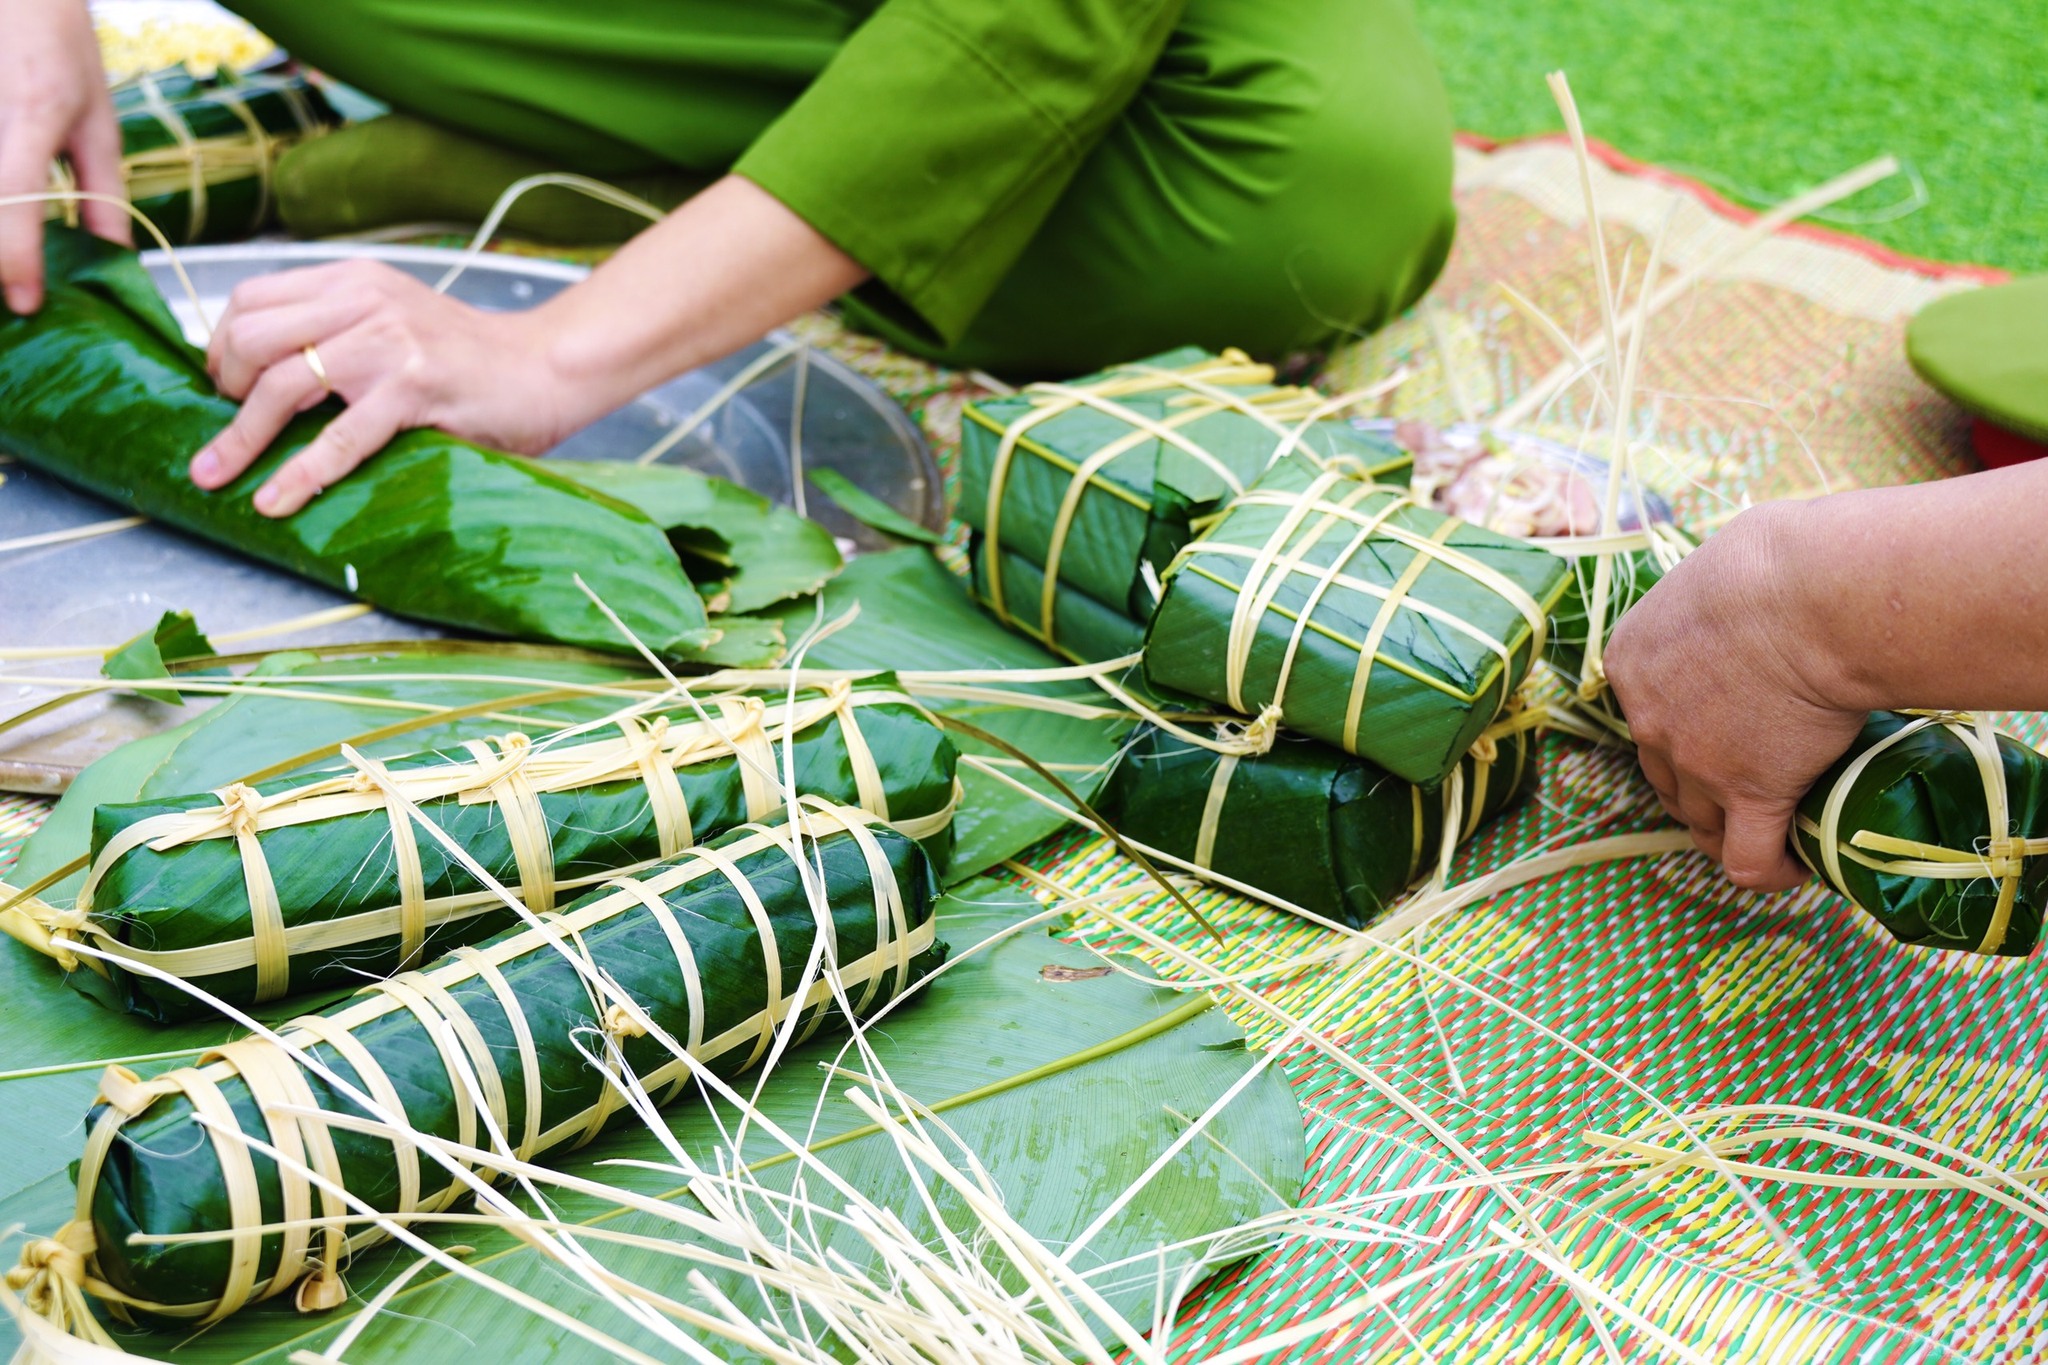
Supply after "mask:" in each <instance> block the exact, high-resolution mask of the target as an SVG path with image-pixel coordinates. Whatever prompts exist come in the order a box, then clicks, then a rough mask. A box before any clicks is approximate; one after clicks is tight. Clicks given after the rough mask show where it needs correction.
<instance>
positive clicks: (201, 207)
mask: <svg viewBox="0 0 2048 1365" xmlns="http://www.w3.org/2000/svg"><path fill="white" fill-rule="evenodd" d="M112 93H113V100H114V114H115V117H116V118H117V119H118V120H119V122H120V125H121V175H122V179H123V180H124V181H125V182H126V183H127V187H128V197H129V200H130V201H131V202H132V203H133V204H134V205H135V207H136V208H137V209H139V210H141V211H142V212H143V213H144V214H146V215H148V217H149V219H150V221H151V222H153V223H155V224H156V225H157V227H158V228H159V229H160V230H161V231H162V232H163V234H164V235H165V236H166V237H168V238H170V239H171V240H172V241H173V242H176V243H179V244H180V245H191V244H193V243H196V242H231V241H240V240H242V239H244V238H248V237H253V236H255V235H256V234H257V233H259V232H261V231H263V230H264V229H265V228H267V227H269V226H270V225H271V222H272V220H273V219H274V218H275V217H276V213H275V207H276V200H275V197H274V195H273V192H272V191H273V185H272V171H273V169H274V168H275V165H276V162H277V158H278V157H279V156H280V155H281V154H282V153H283V152H284V151H286V150H287V149H289V148H291V147H293V146H295V145H297V144H298V143H300V142H302V141H304V140H305V139H307V138H309V137H313V136H317V135H318V134H320V133H322V132H324V131H326V130H327V129H328V128H330V127H333V126H334V125H335V124H336V123H338V122H339V121H340V120H339V118H338V117H337V115H336V114H335V112H334V111H333V109H331V108H330V107H328V104H327V100H326V98H325V97H324V96H323V95H322V94H321V93H320V91H319V89H318V88H317V87H315V86H314V85H312V84H311V83H310V82H308V81H307V80H306V78H305V77H304V76H301V75H297V74H292V75H284V76H269V75H238V74H235V73H233V72H223V73H222V74H221V75H219V76H216V77H214V78H212V79H209V80H201V79H199V78H198V77H195V76H193V75H192V74H191V73H190V72H187V71H185V70H184V69H182V68H174V69H172V70H169V71H161V72H155V73H151V74H146V75H141V76H136V77H134V78H133V79H131V80H127V81H123V82H122V83H121V84H120V85H118V86H116V87H114V90H113V92H112ZM63 211H64V210H63V206H61V205H57V206H53V214H54V213H62V212H63Z"/></svg>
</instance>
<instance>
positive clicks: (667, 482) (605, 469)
mask: <svg viewBox="0 0 2048 1365" xmlns="http://www.w3.org/2000/svg"><path fill="white" fill-rule="evenodd" d="M536 463H537V464H539V465H540V467H541V468H542V469H545V470H547V471H549V472H550V473H554V474H559V475H561V476H562V477H563V478H565V479H568V480H570V481H571V482H573V483H578V484H581V485H583V486H584V487H585V488H588V489H590V490H592V491H593V492H596V493H599V494H602V495H603V496H605V497H608V498H614V499H616V500H618V501H619V502H622V503H625V504H626V505H627V506H628V507H631V508H634V509H636V510H638V511H639V512H640V513H641V515H643V516H645V517H646V518H647V519H648V520H649V521H651V522H653V523H654V524H655V525H656V526H659V527H660V528H661V529H662V530H664V531H666V532H668V539H669V543H670V544H671V545H673V546H674V547H675V548H676V552H677V553H678V554H680V555H681V556H682V558H683V564H684V567H685V568H686V569H688V570H689V571H690V574H691V577H692V578H694V579H695V580H696V581H697V586H698V589H699V591H701V592H702V593H703V594H704V595H705V596H706V597H707V598H709V599H710V600H711V601H712V602H713V603H714V610H717V611H722V612H741V613H744V612H750V611H759V610H761V609H762V608H763V607H769V606H773V605H774V604H775V603H777V602H785V601H788V600H789V599H790V598H792V597H808V596H809V595H810V594H812V593H814V592H816V591H817V590H818V589H820V588H822V587H824V586H825V584H826V582H827V581H828V580H829V579H831V577H832V575H834V574H836V573H838V572H839V571H840V569H842V568H844V567H845V564H846V561H845V559H844V558H843V557H842V556H841V555H840V553H839V546H838V544H837V542H835V541H834V540H833V539H832V533H831V532H830V531H828V530H826V529H825V528H824V527H822V526H820V525H819V524H818V523H817V522H815V521H812V520H811V519H810V518H808V517H801V516H798V515H797V514H796V513H795V512H794V511H792V510H791V509H790V508H787V507H783V506H781V505H780V504H778V503H773V502H770V501H769V500H768V499H766V498H764V497H762V496H761V495H760V494H759V493H756V492H754V491H753V490H752V489H750V488H742V487H740V486H739V485H738V484H736V483H731V482H728V481H727V480H725V479H715V478H712V477H711V476H710V475H708V474H700V473H698V472H697V471H696V470H694V469H684V468H682V467H681V466H679V465H660V464H656V465H642V464H633V463H630V462H628V461H624V460H539V461H536ZM777 643H778V644H779V643H780V640H779V639H778V640H777Z"/></svg>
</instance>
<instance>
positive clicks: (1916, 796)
mask: <svg viewBox="0 0 2048 1365" xmlns="http://www.w3.org/2000/svg"><path fill="white" fill-rule="evenodd" d="M1793 844H1794V847H1795V848H1796V849H1797V850H1798V853H1799V856H1800V858H1801V859H1803V860H1804V861H1805V863H1806V865H1807V866H1808V867H1810V868H1812V869H1813V870H1814V872H1816V873H1817V874H1819V876H1820V877H1821V879H1822V880H1823V881H1825V882H1826V883H1827V884H1828V885H1829V886H1831V887H1833V888H1834V889H1835V890H1836V891H1837V892H1839V893H1840V894H1841V895H1843V896H1845V897H1847V898H1848V899H1849V900H1850V901H1851V902H1852V903H1853V904H1855V905H1856V906H1857V907H1859V908H1860V909H1862V910H1863V911H1864V913H1866V914H1868V915H1869V916H1871V918H1873V919H1875V920H1876V921H1877V922H1878V923H1879V924H1881V925H1883V926H1884V927H1885V929H1886V930H1887V931H1889V932H1890V933H1891V934H1892V936H1893V937H1894V938H1897V939H1898V940H1899V941H1900V942H1902V943H1910V944H1914V945H1916V946H1919V947H1926V948H1947V949H1952V950H1955V951H1958V952H1966V953H1988V954H1995V955H1997V956H2001V957H2025V956H2027V955H2028V954H2030V953H2032V952H2033V950H2034V945H2035V944H2036V943H2038V942H2039V941H2040V938H2041V915H2042V908H2043V906H2044V904H2048V758H2044V757H2043V756H2042V755H2041V754H2040V753H2038V752H2037V751H2035V750H2034V749H2031V748H2029V747H2027V746H2026V745H2025V744H2023V743H2021V742H2020V741H2019V740H2016V739H2014V738H2012V737H2011V736H2010V735H2005V734H2000V733H1998V732H1997V731H1996V730H1995V729H1993V728H1992V726H1991V724H1990V722H1989V721H1988V720H1987V719H1984V718H1981V717H1980V718H1974V719H1973V718H1971V717H1968V716H1950V715H1934V714H1912V713H1905V712H1898V711H1878V712H1875V713H1873V714H1872V715H1871V716H1870V718H1869V719H1868V720H1867V721H1865V722H1864V726H1863V733H1862V734H1861V735H1859V736H1858V737H1857V740H1856V743H1855V744H1853V745H1852V746H1850V749H1849V752H1848V753H1846V754H1844V755H1842V757H1841V758H1840V759H1838V760H1837V761H1836V762H1835V764H1834V766H1833V767H1831V768H1829V769H1828V770H1827V771H1826V772H1825V773H1823V774H1821V777H1820V780H1819V781H1818V782H1816V783H1814V786H1813V789H1812V790H1811V791H1809V792H1808V793H1807V794H1806V797H1805V799H1804V800H1802V801H1801V802H1800V803H1799V817H1798V821H1797V825H1796V827H1795V830H1794V838H1793Z"/></svg>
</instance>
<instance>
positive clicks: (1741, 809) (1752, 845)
mask: <svg viewBox="0 0 2048 1365" xmlns="http://www.w3.org/2000/svg"><path fill="white" fill-rule="evenodd" d="M1792 817H1793V812H1792V810H1791V809H1789V808H1784V807H1775V806H1768V805H1742V806H1731V807H1729V809H1728V826H1727V834H1726V835H1725V837H1724V838H1723V840H1722V848H1721V866H1722V868H1723V869H1725V870H1726V871H1727V873H1728V880H1730V881H1732V882H1734V883H1735V884H1736V885H1737V886H1744V887H1748V888H1749V889H1750V890H1752V891H1789V890H1790V889H1791V888H1793V887H1795V886H1797V885H1799V884H1800V883H1801V882H1803V881H1805V880H1806V878H1807V876H1808V873H1807V870H1806V865H1805V864H1804V863H1802V862H1800V861H1799V859H1798V858H1797V857H1796V856H1794V854H1793V852H1792V849H1791V846H1790V844H1789V843H1788V839H1789V838H1790V835H1791V833H1792Z"/></svg>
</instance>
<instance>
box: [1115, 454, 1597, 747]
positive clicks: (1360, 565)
mask: <svg viewBox="0 0 2048 1365" xmlns="http://www.w3.org/2000/svg"><path fill="white" fill-rule="evenodd" d="M1331 480H1335V482H1331ZM1311 498H1314V500H1315V502H1316V503H1317V504H1319V506H1317V507H1316V509H1315V510H1314V511H1311V512H1309V513H1308V514H1306V515H1304V514H1303V512H1302V510H1301V509H1302V508H1303V506H1304V505H1305V502H1306V500H1308V499H1311ZM1425 542H1434V543H1435V544H1439V545H1443V546H1445V547H1446V548H1447V549H1448V550H1449V551H1451V552H1454V553H1455V554H1457V555H1458V556H1459V557H1460V558H1461V559H1462V560H1464V561H1466V562H1468V563H1476V564H1477V565H1480V566H1484V568H1486V569H1489V570H1491V571H1493V572H1494V573H1497V574H1498V575H1500V576H1502V577H1503V578H1505V579H1506V580H1507V581H1508V582H1509V583H1511V584H1512V585H1514V587H1516V588H1518V589H1519V590H1520V593H1521V595H1522V596H1523V597H1524V598H1526V599H1527V605H1526V609H1525V607H1524V606H1523V605H1518V604H1517V603H1516V602H1515V601H1514V600H1512V599H1510V598H1509V597H1508V596H1506V595H1504V594H1503V593H1502V592H1501V591H1499V590H1497V589H1496V588H1495V587H1494V586H1493V585H1492V584H1490V583H1488V582H1485V581H1482V579H1480V578H1479V577H1476V576H1474V574H1473V573H1472V572H1469V571H1468V570H1467V569H1466V568H1464V567H1461V566H1459V565H1457V564H1450V563H1445V562H1444V561H1443V560H1442V559H1440V558H1436V557H1434V556H1431V557H1430V558H1428V559H1426V560H1424V559H1422V556H1423V554H1424V551H1423V550H1422V549H1420V548H1418V547H1419V546H1420V545H1421V544H1423V543H1425ZM1261 558H1263V559H1264V561H1265V562H1266V564H1267V576H1266V578H1265V579H1264V584H1265V586H1264V588H1263V590H1262V591H1261V593H1260V595H1259V597H1258V599H1257V602H1258V606H1257V608H1255V610H1257V615H1256V616H1255V617H1253V618H1252V619H1251V620H1250V622H1249V632H1248V635H1247V636H1246V637H1244V641H1243V644H1242V646H1241V647H1242V648H1243V649H1244V650H1245V651H1247V652H1246V656H1245V662H1244V665H1243V684H1242V687H1241V689H1240V691H1239V693H1238V695H1236V696H1233V695H1232V692H1231V688H1230V686H1229V657H1230V652H1231V648H1232V645H1233V629H1232V626H1233V619H1234V617H1235V616H1236V614H1237V613H1238V612H1239V611H1240V605H1239V599H1240V595H1241V592H1242V589H1243V585H1244V583H1245V581H1246V578H1247V575H1248V574H1249V573H1250V571H1251V570H1252V569H1253V567H1254V565H1255V563H1257V562H1259V561H1260V559H1261ZM1418 563H1419V564H1420V568H1419V572H1418V571H1417V566H1418ZM1333 566H1334V567H1336V568H1338V569H1339V571H1340V572H1341V573H1342V574H1343V575H1344V580H1343V581H1338V580H1335V579H1332V580H1329V581H1328V583H1327V586H1326V585H1325V575H1326V571H1327V570H1329V569H1330V568H1332V567H1333ZM1569 578H1570V571H1569V569H1568V568H1567V566H1566V564H1565V562H1564V561H1563V560H1561V559H1559V558H1558V557H1557V556H1556V555H1554V554H1551V553H1550V552H1549V551H1547V550H1543V549H1540V548H1538V547H1536V546H1534V545H1531V544H1529V543H1527V542H1526V541H1519V540H1515V539H1513V538H1512V537H1509V536H1503V535H1498V534H1496V533H1494V532H1492V531H1487V530H1483V529H1481V528H1479V527H1476V526H1471V525H1468V524H1466V523H1463V522H1459V521H1456V520H1454V519H1452V518H1449V517H1446V516H1444V515H1443V514H1442V513H1440V512H1436V511H1434V510H1432V509H1430V508H1427V507H1422V506H1419V505H1417V504H1415V503H1413V502H1410V501H1408V500H1407V499H1406V497H1405V496H1404V490H1402V489H1399V488H1393V487H1383V486H1375V485H1373V484H1371V483H1369V482H1367V481H1364V480H1359V479H1352V478H1349V477H1345V476H1343V475H1341V474H1336V473H1331V474H1326V473H1325V472H1324V471H1323V470H1321V469H1319V468H1318V467H1317V466H1316V465H1315V464H1313V463H1312V462H1310V461H1308V460H1306V459H1300V458H1297V457H1294V456H1289V457H1287V458H1286V459H1283V460H1280V461H1279V462H1277V463H1276V464H1274V465H1273V467H1272V468H1271V469H1269V470H1268V471H1267V472H1266V473H1265V474H1264V475H1263V476H1262V477H1261V478H1260V479H1259V481H1258V483H1257V484H1255V485H1254V486H1253V488H1252V489H1251V490H1250V491H1249V492H1248V493H1247V495H1246V496H1245V497H1244V498H1241V499H1238V500H1236V501H1234V502H1233V503H1232V504H1231V506H1230V509H1229V510H1228V511H1227V512H1225V514H1224V515H1223V518H1222V519H1221V520H1220V521H1219V522H1218V523H1217V525H1216V526H1215V528H1214V529H1213V530H1211V531H1210V532H1209V533H1208V535H1206V536H1204V537H1203V538H1202V539H1201V540H1198V541H1196V542H1195V543H1193V544H1192V545H1189V546H1188V547H1187V549H1186V550H1185V551H1183V552H1182V553H1181V555H1180V556H1179V557H1178V558H1177V559H1176V561H1175V563H1174V565H1173V567H1172V569H1171V570H1170V572H1169V573H1168V575H1167V580H1166V593H1165V596H1164V597H1163V598H1162V599H1161V600H1160V603H1159V607H1158V610H1157V611H1155V612H1154V613H1153V616H1152V624H1151V626H1150V628H1149V629H1148V630H1147V632H1146V635H1145V676H1146V677H1147V678H1148V679H1150V680H1151V682H1152V683H1153V685H1154V686H1157V687H1162V688H1167V689H1171V690H1173V691H1176V692H1183V693H1187V694H1189V695H1192V696H1197V697H1202V698H1205V699H1207V700H1209V701H1214V702H1219V703H1221V704H1223V705H1225V706H1232V707H1236V708H1237V709H1239V710H1242V711H1244V712H1246V713H1247V714H1257V713H1259V712H1261V711H1263V710H1264V709H1265V708H1267V707H1268V706H1274V705H1277V707H1278V710H1279V716H1280V719H1281V720H1282V721H1283V722H1284V723H1285V725H1286V726H1287V727H1288V728H1291V729H1294V730H1297V731H1300V732H1301V733H1302V734H1305V735H1309V736H1312V737H1313V738H1316V739H1320V740H1322V741H1324V742H1325V743H1328V744H1334V745H1337V746H1338V747H1339V748H1342V749H1344V750H1345V751H1346V752H1348V753H1355V754H1357V755H1359V756H1360V757H1362V758H1368V759H1371V760H1372V761H1373V762H1374V763H1377V764H1378V765H1379V766H1381V767H1382V768H1385V769H1386V770H1387V771H1388V772H1390V773H1393V774H1394V775H1395V776H1397V777H1400V778H1402V779H1404V780H1406V781H1409V782H1413V783H1417V784H1419V785H1421V786H1425V787H1431V786H1435V785H1436V784H1437V783H1439V782H1441V781H1443V780H1444V779H1445V778H1446V777H1448V776H1449V775H1450V772H1451V769H1452V768H1454V767H1455V766H1457V763H1458V761H1459V760H1460V759H1461V758H1463V757H1464V755H1465V753H1466V751H1467V750H1469V749H1470V748H1471V747H1472V745H1473V742H1474V741H1476V740H1477V739H1478V738H1479V735H1480V733H1481V732H1482V731H1483V730H1485V729H1486V727H1487V726H1489V725H1491V724H1492V723H1493V721H1494V718H1495V717H1496V716H1498V715H1499V714H1500V712H1501V709H1502V707H1503V706H1505V705H1506V703H1507V701H1508V698H1510V697H1511V696H1513V695H1514V693H1515V689H1516V688H1518V687H1520V686H1521V683H1522V680H1523V678H1525V677H1526V676H1527V675H1528V671H1529V668H1530V665H1531V664H1532V663H1534V661H1535V648H1534V646H1535V645H1536V639H1535V631H1534V629H1533V628H1532V621H1531V619H1530V618H1531V615H1534V616H1535V618H1536V620H1537V622H1539V623H1540V622H1542V620H1543V618H1544V617H1545V616H1547V614H1548V613H1549V612H1550V611H1551V610H1552V609H1553V608H1555V606H1556V605H1557V602H1558V600H1559V599H1560V598H1561V597H1562V595H1563V593H1564V591H1565V587H1566V583H1567V581H1568V579H1569ZM1390 601H1391V602H1393V603H1394V604H1395V605H1394V609H1393V610H1392V611H1391V613H1389V612H1387V609H1386V608H1387V604H1388V603H1389V602H1390ZM1304 614H1306V616H1307V620H1306V621H1303V620H1302V618H1303V616H1304ZM1383 618H1384V619H1383ZM1376 627H1377V628H1378V630H1379V631H1380V632H1381V633H1379V634H1378V637H1377V640H1378V642H1377V647H1376V648H1375V649H1374V650H1373V652H1372V656H1371V658H1370V659H1362V657H1361V655H1362V652H1363V651H1364V649H1365V646H1366V644H1367V642H1369V641H1372V640H1373V639H1374V638H1375V632H1376ZM1496 647H1498V649H1497V648H1496ZM1283 672H1284V675H1285V684H1284V693H1283V692H1281V689H1282V681H1281V680H1282V676H1283ZM1276 693H1280V694H1279V695H1276Z"/></svg>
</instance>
